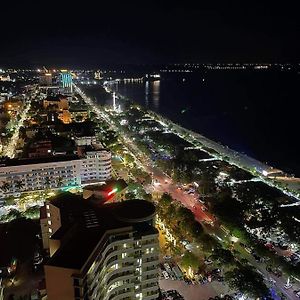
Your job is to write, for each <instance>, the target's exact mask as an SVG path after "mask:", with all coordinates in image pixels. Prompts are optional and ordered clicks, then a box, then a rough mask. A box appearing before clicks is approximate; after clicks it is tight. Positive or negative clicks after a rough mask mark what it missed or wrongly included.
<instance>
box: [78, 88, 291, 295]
mask: <svg viewBox="0 0 300 300" xmlns="http://www.w3.org/2000/svg"><path fill="white" fill-rule="evenodd" d="M74 88H75V90H76V92H77V93H78V94H79V95H80V96H81V97H82V98H83V100H84V101H85V102H86V103H87V104H88V105H90V106H91V107H92V108H93V109H94V111H95V113H96V114H97V115H98V117H100V118H101V119H103V120H105V121H106V122H107V123H108V124H109V125H110V126H111V128H112V129H113V130H115V131H118V128H117V126H116V125H115V124H114V122H113V121H112V119H111V118H109V115H107V113H106V112H103V110H100V109H99V108H98V107H97V106H96V105H95V103H94V102H93V101H92V100H91V99H90V98H89V97H88V96H86V94H85V93H84V92H82V91H81V90H80V89H79V88H78V87H77V86H76V85H74ZM121 139H122V142H123V143H124V145H125V146H126V148H127V149H128V150H129V151H130V153H132V155H133V156H134V158H135V160H136V163H137V164H138V165H139V166H140V167H142V168H143V169H144V170H145V171H146V172H148V173H149V174H151V175H152V178H153V185H152V188H153V191H152V192H158V193H169V194H170V195H171V196H172V197H173V198H174V199H176V200H177V201H180V203H182V205H184V206H185V207H187V208H188V209H190V210H191V211H192V212H193V214H194V216H195V219H196V220H197V221H199V222H202V223H204V228H205V230H206V231H207V232H208V233H210V234H212V235H213V236H214V237H215V238H217V239H218V240H219V241H221V242H222V243H231V241H232V240H233V239H234V237H233V236H231V235H230V234H228V233H226V232H225V231H224V230H222V229H221V227H220V226H218V224H217V223H218V222H215V221H216V220H215V217H214V216H213V215H212V214H210V213H209V212H208V211H206V208H205V206H204V205H203V204H202V203H200V202H199V201H198V200H199V195H197V194H194V195H191V194H187V193H185V191H184V190H182V189H179V188H178V186H177V184H176V183H175V182H173V181H172V179H171V178H170V177H169V176H168V175H166V174H165V173H163V172H162V171H161V170H160V169H158V168H157V167H155V166H154V165H153V163H152V161H151V160H150V159H149V158H148V157H146V156H145V155H144V153H143V152H142V151H141V150H139V148H138V147H137V146H136V145H135V143H134V142H133V141H132V139H130V138H129V137H126V135H125V134H123V136H122V137H121ZM207 224H210V225H207ZM211 225H215V226H211ZM235 248H236V250H237V251H238V252H239V253H240V255H241V256H242V257H244V258H246V259H247V260H248V261H249V263H250V264H251V265H253V266H254V267H255V268H256V269H257V270H258V271H259V272H260V273H261V274H262V275H263V276H264V278H265V280H266V281H269V280H270V278H272V280H275V281H276V283H275V286H276V288H277V289H278V290H280V291H281V292H282V293H283V294H284V295H286V296H287V297H288V298H289V299H297V298H296V296H295V294H294V293H293V289H295V288H293V289H289V290H287V289H285V288H284V285H285V283H286V279H287V278H286V277H282V278H274V276H272V275H270V274H269V273H268V272H267V271H266V264H265V263H258V262H256V260H255V259H254V258H253V256H252V255H250V254H248V253H247V252H246V251H245V250H244V249H243V248H242V247H240V246H239V245H238V243H236V244H235Z"/></svg>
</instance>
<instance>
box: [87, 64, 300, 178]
mask: <svg viewBox="0 0 300 300" xmlns="http://www.w3.org/2000/svg"><path fill="white" fill-rule="evenodd" d="M112 87H113V89H114V90H115V91H117V92H118V93H120V94H122V95H123V96H125V97H127V98H129V99H130V100H132V101H134V102H137V103H139V104H141V105H143V106H145V107H146V108H148V109H151V110H153V111H155V112H157V113H159V114H162V115H164V116H165V117H167V118H169V119H171V120H172V121H174V122H176V123H178V124H180V125H182V126H183V127H186V128H188V129H191V130H193V131H195V132H198V133H200V134H202V135H204V136H206V137H208V138H210V139H213V140H215V141H218V142H221V143H222V144H224V145H227V146H228V147H230V148H232V149H234V150H237V151H239V152H242V153H245V154H247V155H249V156H251V157H253V158H256V159H258V160H260V161H262V162H264V163H267V164H268V165H270V166H273V167H276V168H280V169H282V170H284V171H285V172H287V173H289V174H294V175H296V176H300V155H299V154H300V147H299V145H300V142H299V139H300V126H299V114H300V112H299V110H298V106H297V104H298V102H299V100H300V74H299V73H297V72H296V71H278V70H276V71H270V70H210V71H206V72H201V73H200V72H199V73H178V74H162V76H161V78H160V80H156V81H154V80H152V81H145V80H144V81H120V82H117V83H114V84H113V85H112ZM90 92H92V95H93V96H94V97H95V99H96V100H97V101H98V102H99V103H101V102H103V98H101V97H100V94H98V93H97V89H96V90H95V88H93V89H91V90H90ZM110 101H111V100H110V99H106V104H109V102H110ZM117 105H120V106H121V107H122V100H118V99H117Z"/></svg>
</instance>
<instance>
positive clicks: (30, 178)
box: [0, 149, 111, 198]
mask: <svg viewBox="0 0 300 300" xmlns="http://www.w3.org/2000/svg"><path fill="white" fill-rule="evenodd" d="M0 163H1V165H0V198H4V197H7V196H10V195H18V194H19V193H22V192H29V191H38V190H45V189H47V188H48V189H59V188H63V187H76V186H81V185H85V184H92V183H99V182H105V181H106V180H108V179H110V178H111V153H110V152H109V151H107V150H105V149H101V150H89V151H86V152H85V153H84V155H83V156H82V157H79V156H78V155H64V156H52V157H45V158H31V159H7V160H2V161H1V162H0Z"/></svg>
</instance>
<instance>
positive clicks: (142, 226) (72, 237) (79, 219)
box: [47, 193, 157, 270]
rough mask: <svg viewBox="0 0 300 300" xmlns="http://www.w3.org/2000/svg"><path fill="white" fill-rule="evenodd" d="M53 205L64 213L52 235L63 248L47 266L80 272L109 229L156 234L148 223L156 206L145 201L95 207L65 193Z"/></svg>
mask: <svg viewBox="0 0 300 300" xmlns="http://www.w3.org/2000/svg"><path fill="white" fill-rule="evenodd" d="M51 203H52V204H54V205H55V206H58V207H60V209H61V212H62V227H61V228H60V229H59V230H58V231H56V232H55V233H54V234H53V235H52V239H58V240H61V242H62V246H61V247H60V248H59V249H58V250H57V252H55V254H54V255H53V256H52V257H51V258H50V260H49V261H48V262H47V265H52V266H59V267H64V268H71V269H77V270H80V269H81V268H82V267H83V266H84V265H85V263H86V262H87V260H88V258H89V257H90V255H91V254H92V253H93V251H94V249H95V247H96V246H97V244H98V243H99V241H100V240H101V239H102V237H103V236H104V234H105V232H106V231H108V230H113V229H118V230H120V229H126V228H127V229H128V230H131V229H133V228H134V231H135V234H140V235H143V234H149V233H152V234H155V233H157V230H156V229H155V228H154V227H152V226H151V225H150V224H149V221H150V220H151V219H152V218H153V216H154V214H155V207H154V205H153V204H152V203H150V202H147V201H145V200H127V201H123V202H117V203H109V204H104V205H101V206H95V205H94V204H93V202H91V201H89V200H88V199H87V200H85V199H83V198H82V197H81V196H79V195H70V193H63V194H61V195H60V196H59V197H56V198H54V199H53V200H52V201H51Z"/></svg>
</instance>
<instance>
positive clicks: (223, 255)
mask: <svg viewBox="0 0 300 300" xmlns="http://www.w3.org/2000/svg"><path fill="white" fill-rule="evenodd" d="M211 257H212V259H214V260H218V261H219V262H220V263H222V264H231V263H233V262H234V257H233V255H232V253H231V252H230V251H229V250H227V249H223V248H216V249H214V251H213V253H212V255H211Z"/></svg>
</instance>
